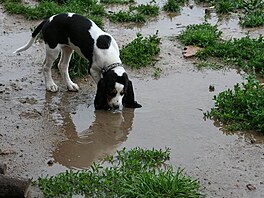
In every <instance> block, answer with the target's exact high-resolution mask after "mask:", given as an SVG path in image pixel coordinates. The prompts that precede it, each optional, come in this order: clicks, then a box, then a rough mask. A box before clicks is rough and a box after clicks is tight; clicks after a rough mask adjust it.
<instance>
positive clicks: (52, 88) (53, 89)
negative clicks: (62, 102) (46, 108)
mask: <svg viewBox="0 0 264 198" xmlns="http://www.w3.org/2000/svg"><path fill="white" fill-rule="evenodd" d="M46 89H47V90H48V91H51V92H58V90H59V88H58V86H57V85H56V84H55V83H53V84H50V85H47V86H46Z"/></svg>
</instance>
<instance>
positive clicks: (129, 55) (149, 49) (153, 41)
mask: <svg viewBox="0 0 264 198" xmlns="http://www.w3.org/2000/svg"><path fill="white" fill-rule="evenodd" d="M159 44H160V38H159V37H158V32H156V34H154V35H150V36H149V37H147V38H143V36H142V35H141V34H140V33H138V34H137V38H136V39H134V40H133V41H132V42H131V43H129V44H128V45H126V46H125V47H123V48H122V49H121V51H120V56H121V59H122V61H123V63H124V64H126V65H128V66H130V67H132V68H137V69H138V68H141V67H146V66H147V65H150V64H151V63H153V61H154V57H155V56H156V55H157V54H158V53H159V52H160V48H159Z"/></svg>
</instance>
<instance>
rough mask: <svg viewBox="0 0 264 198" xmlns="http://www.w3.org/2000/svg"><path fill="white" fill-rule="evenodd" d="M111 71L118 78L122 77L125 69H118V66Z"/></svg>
mask: <svg viewBox="0 0 264 198" xmlns="http://www.w3.org/2000/svg"><path fill="white" fill-rule="evenodd" d="M113 70H114V71H115V73H116V74H117V75H118V76H122V75H123V73H125V72H126V71H125V69H124V67H120V66H118V67H115V68H114V69H113Z"/></svg>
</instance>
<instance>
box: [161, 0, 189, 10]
mask: <svg viewBox="0 0 264 198" xmlns="http://www.w3.org/2000/svg"><path fill="white" fill-rule="evenodd" d="M184 3H187V1H186V0H167V1H166V3H165V4H164V6H163V10H164V11H167V12H179V11H180V9H181V6H182V4H184Z"/></svg>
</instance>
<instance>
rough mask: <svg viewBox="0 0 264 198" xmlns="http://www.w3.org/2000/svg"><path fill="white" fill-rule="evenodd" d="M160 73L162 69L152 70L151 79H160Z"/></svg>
mask: <svg viewBox="0 0 264 198" xmlns="http://www.w3.org/2000/svg"><path fill="white" fill-rule="evenodd" d="M161 72H162V69H161V68H158V67H156V68H155V70H154V72H153V77H154V78H155V79H158V78H160V75H161Z"/></svg>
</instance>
